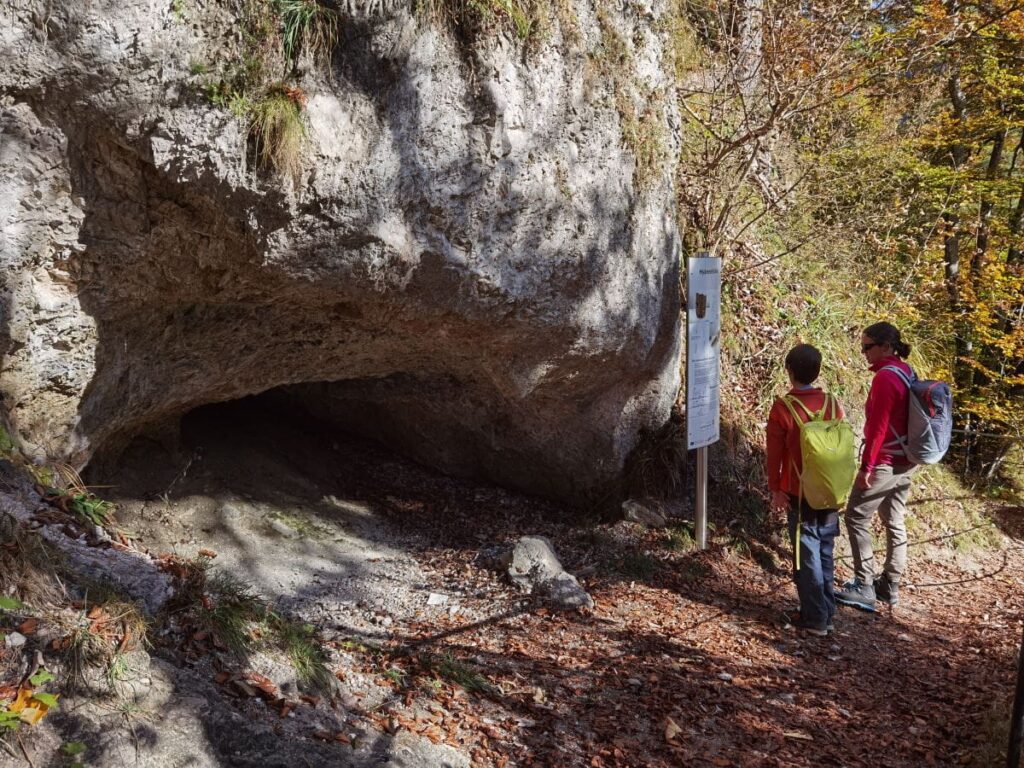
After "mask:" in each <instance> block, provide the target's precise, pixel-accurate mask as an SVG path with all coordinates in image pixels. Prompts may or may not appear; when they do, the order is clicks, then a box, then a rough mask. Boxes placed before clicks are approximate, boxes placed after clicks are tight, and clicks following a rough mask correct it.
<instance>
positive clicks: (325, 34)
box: [277, 0, 338, 64]
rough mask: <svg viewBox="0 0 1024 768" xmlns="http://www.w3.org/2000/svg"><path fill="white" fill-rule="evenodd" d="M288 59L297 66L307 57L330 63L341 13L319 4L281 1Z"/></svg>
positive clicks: (303, 0) (279, 8) (305, 0)
mask: <svg viewBox="0 0 1024 768" xmlns="http://www.w3.org/2000/svg"><path fill="white" fill-rule="evenodd" d="M277 12H278V14H279V15H280V17H281V25H282V32H281V36H282V42H283V44H284V55H285V57H286V58H287V59H288V61H290V62H292V63H293V64H294V63H295V62H296V61H297V60H298V57H299V56H300V55H301V54H302V53H303V52H305V53H308V54H309V55H310V56H311V57H312V58H313V60H314V61H319V62H327V61H329V60H330V56H331V51H332V50H333V49H334V44H335V42H336V41H337V39H338V12H337V11H336V10H334V9H333V8H329V7H328V6H326V5H324V4H323V3H321V2H319V1H318V0H277Z"/></svg>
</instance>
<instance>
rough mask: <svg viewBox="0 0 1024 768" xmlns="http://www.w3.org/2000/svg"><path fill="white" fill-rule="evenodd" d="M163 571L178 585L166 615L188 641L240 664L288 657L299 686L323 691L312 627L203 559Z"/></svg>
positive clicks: (322, 667)
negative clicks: (265, 655)
mask: <svg viewBox="0 0 1024 768" xmlns="http://www.w3.org/2000/svg"><path fill="white" fill-rule="evenodd" d="M169 570H171V572H172V573H173V574H174V575H176V576H177V579H178V584H179V586H178V590H177V593H176V596H175V598H174V604H173V605H172V606H170V607H169V615H171V616H174V617H177V618H178V621H179V624H181V625H182V626H184V627H185V628H186V629H187V630H189V631H192V636H193V637H197V636H198V637H202V638H206V637H209V638H211V639H212V640H213V645H214V647H216V648H220V649H222V650H226V651H228V652H229V653H231V654H234V655H235V656H236V657H238V658H240V659H244V658H245V657H246V656H248V655H249V654H251V653H253V652H255V651H258V650H261V649H266V648H277V649H279V650H281V651H283V652H284V653H285V655H286V656H287V657H288V659H289V661H290V662H291V664H292V667H293V668H294V669H295V672H296V674H297V676H298V679H299V683H300V684H302V685H307V686H310V687H315V688H317V689H319V690H327V689H328V688H329V686H330V682H331V678H332V677H333V675H332V673H331V671H330V669H329V668H328V666H327V661H328V657H327V653H326V651H325V650H324V648H323V646H322V644H321V643H320V641H319V639H318V638H317V636H316V628H315V627H314V626H313V625H312V624H304V623H300V622H298V621H295V620H294V619H292V618H290V617H288V616H285V615H284V614H282V613H280V612H278V611H275V610H274V609H272V608H270V607H268V606H267V605H266V604H265V603H264V602H263V601H262V600H260V599H259V598H258V597H257V596H256V595H255V594H253V592H252V591H251V589H250V588H249V587H248V586H247V585H246V584H244V583H242V582H241V581H240V580H239V579H237V578H235V577H234V576H232V575H231V574H229V573H225V572H222V571H218V570H214V569H213V568H212V563H211V559H210V558H209V557H205V556H199V557H198V558H196V559H194V560H176V561H172V562H171V564H170V568H169Z"/></svg>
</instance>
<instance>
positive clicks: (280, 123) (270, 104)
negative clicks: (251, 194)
mask: <svg viewBox="0 0 1024 768" xmlns="http://www.w3.org/2000/svg"><path fill="white" fill-rule="evenodd" d="M304 103H305V96H304V94H303V93H302V91H301V90H300V89H297V88H290V87H287V86H283V85H279V86H276V87H275V88H272V89H271V90H269V91H268V92H267V93H266V95H264V96H263V98H261V99H260V100H259V101H256V102H254V103H252V105H251V106H250V107H249V139H250V142H251V143H252V146H253V150H254V152H255V155H256V160H257V163H258V164H259V165H260V166H262V167H264V168H273V169H275V170H276V171H277V172H278V173H280V174H281V175H282V176H284V177H287V178H291V179H292V180H295V181H297V180H298V177H299V174H300V173H301V171H302V152H303V147H304V146H305V143H306V125H305V123H304V122H303V119H302V108H303V106H304Z"/></svg>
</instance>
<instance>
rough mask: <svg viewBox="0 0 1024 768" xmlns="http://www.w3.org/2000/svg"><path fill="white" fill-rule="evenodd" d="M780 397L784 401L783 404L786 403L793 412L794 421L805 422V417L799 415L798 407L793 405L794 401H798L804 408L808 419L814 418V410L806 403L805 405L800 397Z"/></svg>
mask: <svg viewBox="0 0 1024 768" xmlns="http://www.w3.org/2000/svg"><path fill="white" fill-rule="evenodd" d="M779 399H780V400H781V401H782V403H783V405H785V406H786V407H787V408H788V409H789V412H790V413H791V414H793V421H795V422H796V423H797V424H803V423H804V419H802V418H800V417H799V416H797V413H796V408H794V407H793V403H796V404H797V405H799V406H800V407H801V408H802V409H803V411H804V413H806V414H807V418H808V419H813V418H814V412H813V411H812V410H811V409H810V408H808V407H807V406H806V405H804V404H803V402H802V401H801V400H800V398H798V397H793V396H792V395H783V396H782V397H780V398H779Z"/></svg>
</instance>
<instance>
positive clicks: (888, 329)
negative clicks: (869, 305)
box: [864, 322, 910, 360]
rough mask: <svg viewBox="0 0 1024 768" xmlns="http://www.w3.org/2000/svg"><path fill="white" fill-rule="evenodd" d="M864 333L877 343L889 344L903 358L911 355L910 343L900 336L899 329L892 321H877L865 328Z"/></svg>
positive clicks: (897, 355)
mask: <svg viewBox="0 0 1024 768" xmlns="http://www.w3.org/2000/svg"><path fill="white" fill-rule="evenodd" d="M864 335H865V336H867V337H868V338H869V339H871V340H872V341H874V342H876V343H877V344H888V345H889V347H890V348H891V349H892V351H893V354H895V355H896V357H899V358H901V359H903V360H906V359H907V358H908V357H910V345H909V344H907V343H906V342H904V341H903V339H902V338H900V332H899V329H898V328H897V327H896V326H895V325H893V324H892V323H886V322H881V323H875V324H874V325H869V326H868V327H867V328H865V329H864Z"/></svg>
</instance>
